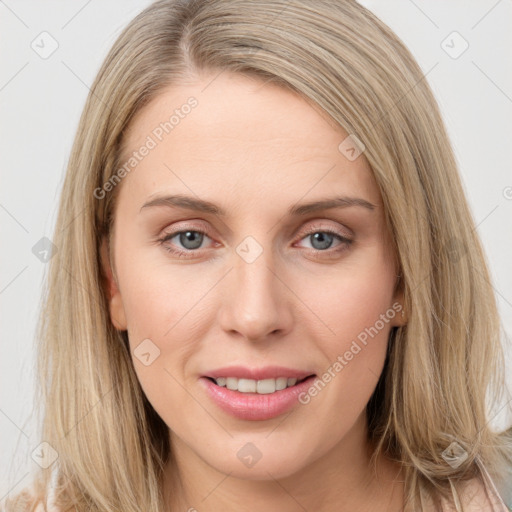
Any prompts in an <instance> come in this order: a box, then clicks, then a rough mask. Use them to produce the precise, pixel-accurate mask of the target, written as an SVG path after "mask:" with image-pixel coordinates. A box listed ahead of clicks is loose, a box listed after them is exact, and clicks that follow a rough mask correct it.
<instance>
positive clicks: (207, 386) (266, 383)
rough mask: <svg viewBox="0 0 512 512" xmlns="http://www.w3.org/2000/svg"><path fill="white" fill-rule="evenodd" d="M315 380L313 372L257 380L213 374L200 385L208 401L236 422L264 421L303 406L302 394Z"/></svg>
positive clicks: (204, 377) (203, 378) (202, 379)
mask: <svg viewBox="0 0 512 512" xmlns="http://www.w3.org/2000/svg"><path fill="white" fill-rule="evenodd" d="M315 379H316V374H314V373H307V374H304V373H303V374H302V375H301V376H298V377H287V376H282V377H275V378H271V377H269V378H265V379H258V380H256V379H249V378H239V377H222V376H217V375H216V376H203V377H201V378H200V379H199V382H200V383H201V385H202V387H203V389H204V391H205V393H206V395H207V396H208V397H209V399H210V400H211V401H212V402H213V403H214V404H215V405H216V406H217V407H218V408H219V409H220V410H221V411H223V412H224V413H226V414H228V415H229V416H232V417H235V418H237V419H239V420H244V421H264V420H271V419H273V418H276V417H278V416H281V415H282V414H285V413H287V412H288V411H290V410H291V409H293V408H297V407H298V406H299V405H300V404H301V403H302V402H301V401H300V397H301V395H302V394H304V393H307V391H308V389H309V388H310V387H311V386H312V385H313V384H314V382H315ZM302 410H304V411H306V410H307V411H310V410H311V409H308V408H306V407H304V409H302Z"/></svg>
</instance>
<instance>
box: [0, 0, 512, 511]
mask: <svg viewBox="0 0 512 512" xmlns="http://www.w3.org/2000/svg"><path fill="white" fill-rule="evenodd" d="M148 3H149V2H147V1H140V0H138V1H137V0H130V1H126V0H124V1H121V0H116V1H112V0H111V1H108V2H106V1H104V2H101V3H100V2H99V1H98V0H89V1H83V2H66V1H63V0H62V1H44V2H41V1H34V0H32V1H25V2H15V1H14V0H6V1H1V0H0V34H1V39H0V44H1V50H0V59H1V62H0V119H1V124H0V130H1V133H0V155H1V159H0V164H1V167H0V172H1V183H2V187H1V189H0V230H1V232H0V235H1V240H2V245H1V247H2V250H1V251H0V257H1V263H0V314H1V324H0V325H1V331H0V332H1V357H0V379H1V380H0V503H1V500H3V498H4V497H5V495H6V493H7V492H8V491H9V490H15V491H17V490H19V489H21V488H22V487H23V486H24V485H26V484H27V483H28V480H29V476H28V475H29V472H30V471H32V470H33V469H34V468H35V467H36V466H35V462H34V461H33V460H32V459H31V453H32V451H33V450H34V449H35V448H36V447H37V445H38V439H37V428H36V425H35V423H34V419H33V418H31V417H30V414H31V408H32V404H33V398H32V393H33V376H34V372H33V365H34V358H33V339H34V327H35V322H36V318H37V312H38V308H39V300H40V291H41V283H42V279H43V277H44V275H45V263H44V262H43V261H40V259H38V258H37V257H36V256H35V255H34V254H33V252H32V248H33V247H34V245H35V244H36V243H38V241H40V239H41V238H43V237H48V238H50V239H51V238H52V231H53V223H54V221H55V214H56V210H57V200H58V197H59V192H60V189H61V185H62V180H63V177H64V172H65V166H66V162H67V160H68V157H69V153H70V149H71V144H72V140H73V137H74V132H75V129H76V126H77V123H78V119H79V116H80V113H81V109H82V107H83V104H84V101H85V98H86V95H87V93H88V86H89V85H90V84H91V83H92V81H93V79H94V76H95V74H96V72H97V71H98V69H99V66H100V64H101V62H102V60H103V58H104V57H105V55H106V53H107V51H108V49H109V48H110V46H111V45H112V43H113V42H114V40H115V38H116V37H117V35H118V34H119V32H120V30H121V29H122V28H123V27H124V26H125V25H126V23H128V21H129V20H130V19H131V18H133V17H134V16H135V15H136V14H137V13H138V12H139V11H140V10H142V8H144V7H145V6H146V5H148ZM361 3H363V4H364V5H365V6H366V7H368V8H370V9H371V10H372V11H373V12H374V13H375V14H376V15H377V16H378V17H380V18H381V19H382V20H383V21H384V22H386V23H387V24H388V25H389V26H390V27H391V28H392V29H393V30H395V32H396V33H397V34H398V35H399V36H400V37H401V38H402V39H403V41H404V42H405V44H406V45H407V46H408V47H409V49H410V50H411V51H412V53H413V54H414V56H415V57H416V59H417V60H418V62H419V63H420V66H421V67H422V69H423V71H424V72H425V73H427V80H428V81H429V83H430V84H431V86H432V88H433V90H434V93H435V95H436V97H437V99H438V101H439V104H440V107H441V110H442V113H443V116H444V119H445V122H446V124H447V127H448V131H449V135H450V138H451V141H452V144H453V146H454V149H455V154H456V157H457V160H458V162H459V165H460V170H461V173H462V178H463V181H464V185H465V189H466V193H467V197H468V199H469V202H470V205H471V208H472V211H473V214H474V217H475V220H476V223H477V225H478V227H477V230H478V233H479V234H480V236H481V238H482V240H483V243H484V246H485V248H486V252H487V256H488V260H489V264H490V267H491V272H492V276H493V285H494V288H495V290H496V294H497V298H498V301H499V308H500V313H501V317H502V322H503V327H504V331H505V333H504V342H505V340H506V339H510V334H511V333H512V265H511V264H510V262H511V261H512V242H511V238H512V236H511V235H512V230H511V227H512V173H511V168H512V166H511V163H512V154H511V151H510V145H511V141H510V137H511V135H512V129H511V128H512V59H511V52H510V49H511V48H512V33H511V31H510V28H509V27H510V21H511V18H512V1H511V0H500V1H496V0H481V1H474V2H463V1H462V0H460V1H451V2H440V1H435V2H434V1H431V2H427V1H421V2H420V1H419V0H418V1H416V2H414V1H412V0H394V1H387V2H385V4H384V3H383V2H377V1H370V0H363V1H362V2H361ZM45 31H46V32H47V33H48V34H50V35H40V34H41V33H42V32H45ZM454 31H456V32H458V33H459V34H460V37H459V36H458V35H456V34H455V35H454V34H453V32H454ZM54 41H55V42H54ZM443 41H444V43H443ZM464 41H466V42H467V44H468V45H469V46H468V48H467V50H466V51H464V52H463V53H461V54H460V55H458V54H459V53H460V52H461V51H462V49H463V48H464V47H465V44H466V43H465V42H464ZM52 44H54V45H55V44H58V48H57V49H56V50H55V51H54V53H52V54H51V55H49V56H47V55H45V54H44V52H49V51H50V50H51V48H52ZM41 54H42V56H43V57H47V58H42V56H41ZM454 57H457V58H454ZM505 344H506V346H507V347H508V345H509V342H508V341H506V342H505ZM508 365H509V367H508V369H509V373H510V367H511V366H512V364H511V363H510V361H509V362H508ZM507 410H508V408H504V409H503V410H502V411H501V413H500V414H499V415H498V416H496V418H495V419H493V422H495V423H496V424H497V425H499V426H504V425H505V424H510V423H511V417H510V415H508V416H507V414H508V413H507V412H506V411H507Z"/></svg>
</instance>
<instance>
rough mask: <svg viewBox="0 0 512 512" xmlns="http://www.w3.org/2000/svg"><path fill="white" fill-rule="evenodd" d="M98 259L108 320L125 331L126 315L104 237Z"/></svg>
mask: <svg viewBox="0 0 512 512" xmlns="http://www.w3.org/2000/svg"><path fill="white" fill-rule="evenodd" d="M100 258H101V267H102V270H103V276H104V278H105V293H106V295H107V299H108V303H109V311H110V320H111V321H112V324H113V325H114V327H115V328H116V329H117V330H119V331H126V329H127V324H126V314H125V311H124V306H123V301H122V299H121V292H120V291H119V286H118V284H117V279H116V278H114V276H113V274H112V268H111V266H110V261H109V257H108V241H107V238H106V237H103V240H102V242H101V247H100Z"/></svg>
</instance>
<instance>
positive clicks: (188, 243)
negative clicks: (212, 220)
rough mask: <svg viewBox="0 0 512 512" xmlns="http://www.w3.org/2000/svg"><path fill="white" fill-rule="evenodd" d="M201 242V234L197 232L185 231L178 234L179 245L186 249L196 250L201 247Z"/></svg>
mask: <svg viewBox="0 0 512 512" xmlns="http://www.w3.org/2000/svg"><path fill="white" fill-rule="evenodd" d="M194 239H195V240H194ZM202 241H203V234H202V233H198V232H197V231H185V232H184V233H181V234H180V243H181V244H182V245H183V247H186V248H187V249H197V248H198V247H200V246H201V243H202Z"/></svg>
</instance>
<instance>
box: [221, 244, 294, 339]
mask: <svg viewBox="0 0 512 512" xmlns="http://www.w3.org/2000/svg"><path fill="white" fill-rule="evenodd" d="M233 261H234V268H233V271H232V272H231V273H230V274H231V281H230V287H229V292H228V293H227V294H226V295H225V297H224V300H223V306H222V308H223V310H222V312H221V324H222V327H223V329H224V330H226V331H237V332H238V333H240V334H241V335H242V336H243V337H245V338H248V339H252V340H258V339H262V338H264V337H265V336H267V335H269V334H271V333H272V332H274V331H276V330H287V329H288V324H287V322H289V321H290V313H289V311H285V310H286V308H287V306H286V303H287V301H286V297H285V294H284V293H285V290H284V285H283V284H282V283H281V281H280V280H279V279H278V278H277V277H276V273H275V270H273V268H274V267H275V265H274V258H273V252H272V250H271V248H269V247H265V248H264V247H263V245H262V244H260V243H259V242H258V241H257V240H256V239H255V238H254V237H246V238H245V239H244V240H243V241H242V242H241V243H240V244H239V245H238V246H237V247H236V254H233Z"/></svg>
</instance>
